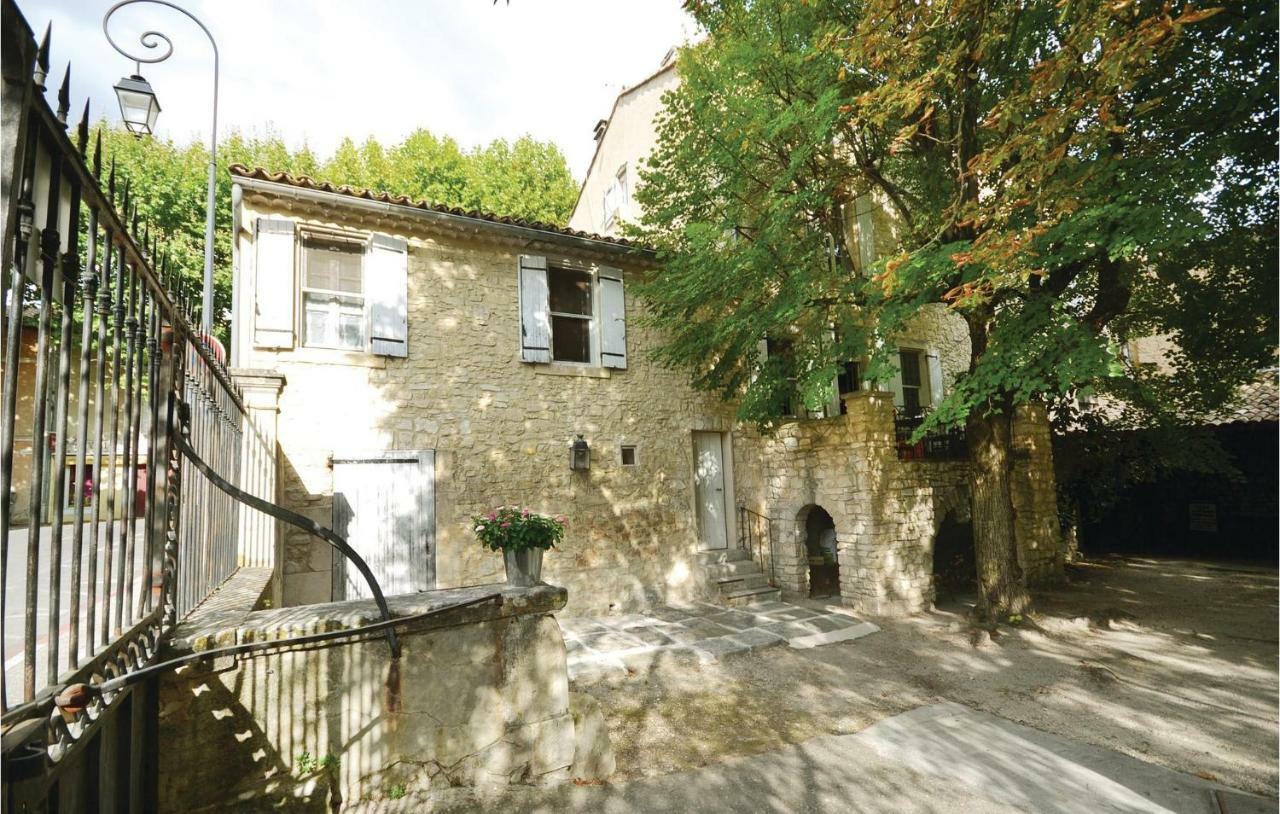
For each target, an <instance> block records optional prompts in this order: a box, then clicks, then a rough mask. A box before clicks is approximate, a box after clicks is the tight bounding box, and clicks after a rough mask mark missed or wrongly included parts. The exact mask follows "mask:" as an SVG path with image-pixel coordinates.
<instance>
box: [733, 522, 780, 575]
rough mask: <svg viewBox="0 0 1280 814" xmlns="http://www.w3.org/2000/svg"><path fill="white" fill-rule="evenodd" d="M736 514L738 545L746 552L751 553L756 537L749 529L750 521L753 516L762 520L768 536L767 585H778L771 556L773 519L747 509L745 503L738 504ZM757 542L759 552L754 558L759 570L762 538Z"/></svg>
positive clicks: (762, 565)
mask: <svg viewBox="0 0 1280 814" xmlns="http://www.w3.org/2000/svg"><path fill="white" fill-rule="evenodd" d="M738 514H739V522H738V547H739V548H745V549H746V550H747V553H748V554H750V553H751V549H752V541H753V540H755V539H756V535H755V534H753V533H752V531H751V529H752V523H751V522H750V521H751V520H752V519H753V518H754V519H755V520H762V521H764V528H765V535H766V536H767V537H768V538H769V585H770V586H771V587H774V588H776V587H778V579H777V576H776V575H775V574H774V570H773V561H774V556H773V520H772V518H770V517H767V516H766V515H763V514H760V513H759V512H755V511H752V510H751V509H748V508H747V507H746V505H745V504H739V505H738ZM758 543H759V545H758V548H759V554H758V557H757V558H756V559H757V560H758V561H759V563H760V567H761V570H763V568H764V540H763V539H761V540H759V541H758Z"/></svg>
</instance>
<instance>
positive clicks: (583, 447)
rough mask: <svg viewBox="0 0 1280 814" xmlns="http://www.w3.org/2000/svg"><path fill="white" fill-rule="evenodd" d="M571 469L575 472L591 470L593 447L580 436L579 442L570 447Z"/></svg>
mask: <svg viewBox="0 0 1280 814" xmlns="http://www.w3.org/2000/svg"><path fill="white" fill-rule="evenodd" d="M569 468H570V469H572V470H574V471H575V472H585V471H587V470H588V469H590V468H591V447H589V446H587V442H586V441H583V440H582V436H581V435H579V436H578V440H576V441H574V442H573V443H572V444H571V445H570V446H569Z"/></svg>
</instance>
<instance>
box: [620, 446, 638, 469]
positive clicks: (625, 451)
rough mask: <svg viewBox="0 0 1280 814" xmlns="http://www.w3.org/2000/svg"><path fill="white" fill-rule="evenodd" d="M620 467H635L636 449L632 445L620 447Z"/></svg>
mask: <svg viewBox="0 0 1280 814" xmlns="http://www.w3.org/2000/svg"><path fill="white" fill-rule="evenodd" d="M622 465H623V466H635V465H636V447H635V445H634V444H623V445H622Z"/></svg>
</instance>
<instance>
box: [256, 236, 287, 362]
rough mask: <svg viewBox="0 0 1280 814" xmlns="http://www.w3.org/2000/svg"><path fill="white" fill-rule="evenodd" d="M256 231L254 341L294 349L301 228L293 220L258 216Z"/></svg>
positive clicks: (262, 346)
mask: <svg viewBox="0 0 1280 814" xmlns="http://www.w3.org/2000/svg"><path fill="white" fill-rule="evenodd" d="M255 231H256V234H255V235H254V240H253V242H254V249H255V255H254V302H253V307H254V322H253V344H254V345H255V346H256V347H259V348H292V347H293V321H294V320H293V301H294V294H295V291H296V290H297V278H296V274H295V272H294V257H295V255H296V252H295V251H294V235H295V233H296V231H297V230H296V229H295V227H294V223H293V221H291V220H277V219H275V218H258V222H257V228H256V230H255Z"/></svg>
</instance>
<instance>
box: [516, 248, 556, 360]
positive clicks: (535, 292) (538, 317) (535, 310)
mask: <svg viewBox="0 0 1280 814" xmlns="http://www.w3.org/2000/svg"><path fill="white" fill-rule="evenodd" d="M548 299H549V294H548V289H547V258H545V257H541V256H539V255H535V254H522V255H520V358H521V359H522V360H523V361H525V362H550V361H551V305H550V302H549V301H548Z"/></svg>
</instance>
